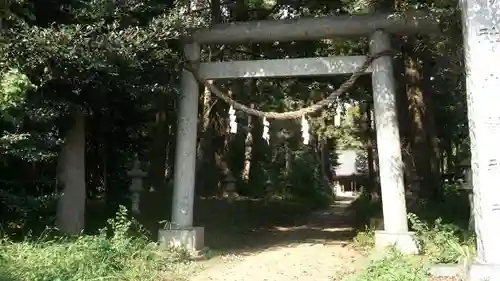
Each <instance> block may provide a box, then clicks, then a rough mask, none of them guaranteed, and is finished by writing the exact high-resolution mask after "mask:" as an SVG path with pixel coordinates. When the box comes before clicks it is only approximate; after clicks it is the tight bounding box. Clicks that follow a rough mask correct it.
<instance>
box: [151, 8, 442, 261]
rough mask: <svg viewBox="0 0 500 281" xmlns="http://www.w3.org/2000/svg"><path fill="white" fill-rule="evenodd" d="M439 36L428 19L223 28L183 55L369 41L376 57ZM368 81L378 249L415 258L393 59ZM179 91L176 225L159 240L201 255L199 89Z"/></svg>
mask: <svg viewBox="0 0 500 281" xmlns="http://www.w3.org/2000/svg"><path fill="white" fill-rule="evenodd" d="M437 32H439V28H438V24H437V22H436V21H434V20H432V19H430V18H429V17H428V16H427V15H426V14H423V13H414V14H408V15H406V16H405V17H396V16H391V15H388V14H374V15H365V16H328V17H319V18H300V19H293V20H264V21H252V22H239V23H231V24H221V25H216V26H214V27H212V28H210V29H204V30H198V31H196V32H194V33H193V34H192V35H191V36H190V37H189V38H186V42H187V43H186V45H185V47H184V51H185V55H186V57H187V59H189V60H191V61H194V62H199V60H200V50H201V45H203V44H238V43H239V44H243V43H249V42H275V41H279V42H287V41H288V42H289V41H298V40H319V39H331V38H346V37H351V38H352V37H369V38H370V44H369V45H370V52H371V53H372V54H375V53H378V52H382V51H386V50H390V49H391V43H390V34H394V35H408V34H415V33H425V34H429V33H437ZM366 59H367V58H366V57H365V56H343V57H317V58H299V59H276V60H258V61H231V62H200V63H199V64H198V69H197V71H198V74H199V76H200V77H202V78H204V79H228V78H257V77H292V76H325V75H338V74H346V73H353V72H355V71H357V69H359V67H360V66H361V65H362V64H363V63H364V61H365V60H366ZM366 74H371V76H372V85H373V97H374V111H375V123H376V128H377V143H378V155H379V161H380V169H379V173H380V183H381V186H382V200H383V216H384V227H385V229H384V231H379V232H377V234H376V242H377V244H378V245H380V246H386V245H395V246H396V247H397V248H398V249H400V250H401V251H403V252H406V253H415V252H416V251H417V248H416V244H415V241H414V239H413V236H412V234H411V233H410V232H409V231H408V223H407V214H406V202H405V190H404V185H403V169H402V160H401V147H400V138H399V129H398V121H397V116H396V102H395V95H396V89H395V80H394V75H393V66H392V58H390V57H387V56H385V57H380V58H377V59H375V60H374V61H373V63H372V66H371V67H370V68H369V69H367V71H366ZM181 85H182V91H181V98H180V102H179V113H178V114H179V115H178V132H177V150H176V159H175V172H174V193H173V204H172V219H171V222H172V224H171V227H170V228H169V229H161V230H160V231H159V240H160V243H161V244H162V245H167V246H177V247H184V248H186V249H188V250H196V249H199V248H201V247H203V235H204V233H203V228H202V227H194V226H193V207H194V196H195V163H196V139H197V118H198V99H199V98H198V96H199V86H198V82H197V80H196V79H195V77H194V76H193V75H192V73H191V72H189V71H187V70H184V71H183V73H182V78H181Z"/></svg>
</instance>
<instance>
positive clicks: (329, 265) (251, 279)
mask: <svg viewBox="0 0 500 281" xmlns="http://www.w3.org/2000/svg"><path fill="white" fill-rule="evenodd" d="M353 200H354V198H353V197H344V198H339V199H338V201H337V202H336V203H335V204H334V205H333V206H332V207H331V209H328V210H324V211H322V212H316V213H314V214H312V215H311V216H310V217H308V218H307V219H306V221H305V223H304V224H303V225H301V226H299V227H293V228H277V229H276V231H279V232H280V233H283V232H285V233H286V235H287V238H288V239H287V240H288V241H289V242H288V243H286V244H284V245H279V246H274V247H271V248H267V249H264V250H260V251H259V252H251V251H250V252H248V253H245V254H242V255H232V256H224V257H219V258H216V259H217V260H216V261H215V262H214V261H212V262H210V263H207V266H206V268H205V269H204V270H202V271H201V272H199V273H198V274H197V275H196V276H194V277H192V278H191V279H190V281H209V280H214V281H288V280H302V281H332V280H341V279H342V277H343V276H344V275H345V274H346V273H348V272H352V270H354V269H355V268H356V267H357V265H358V264H359V263H360V260H362V258H361V255H359V254H358V253H356V252H355V251H354V250H352V249H350V248H349V247H348V246H347V243H348V242H349V240H350V239H351V238H352V233H353V230H352V229H351V228H350V227H349V226H350V223H349V222H350V216H349V215H348V214H347V212H346V207H347V206H349V204H350V203H351V202H352V201H353ZM256 239H262V241H263V242H265V241H266V240H267V241H269V240H271V239H272V236H270V235H267V237H256Z"/></svg>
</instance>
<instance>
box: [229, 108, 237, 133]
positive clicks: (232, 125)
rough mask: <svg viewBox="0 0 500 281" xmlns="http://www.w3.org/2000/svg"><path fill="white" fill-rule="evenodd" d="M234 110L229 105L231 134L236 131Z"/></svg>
mask: <svg viewBox="0 0 500 281" xmlns="http://www.w3.org/2000/svg"><path fill="white" fill-rule="evenodd" d="M235 113H236V111H235V110H234V108H233V106H232V105H231V107H229V131H230V132H231V133H232V134H236V132H237V131H238V123H236V115H235Z"/></svg>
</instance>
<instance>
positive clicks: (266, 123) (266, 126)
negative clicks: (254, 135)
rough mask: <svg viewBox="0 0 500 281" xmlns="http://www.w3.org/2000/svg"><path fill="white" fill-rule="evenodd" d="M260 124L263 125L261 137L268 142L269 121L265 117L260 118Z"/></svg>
mask: <svg viewBox="0 0 500 281" xmlns="http://www.w3.org/2000/svg"><path fill="white" fill-rule="evenodd" d="M262 124H263V125H264V129H263V130H262V138H263V139H265V140H266V141H267V144H269V121H267V119H266V117H264V119H262Z"/></svg>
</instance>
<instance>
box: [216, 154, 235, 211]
mask: <svg viewBox="0 0 500 281" xmlns="http://www.w3.org/2000/svg"><path fill="white" fill-rule="evenodd" d="M215 163H216V164H217V167H219V169H220V171H221V173H222V177H223V178H222V181H221V183H220V187H221V189H220V190H221V193H222V197H224V198H226V199H227V200H228V201H229V202H232V201H233V200H234V199H235V198H236V197H237V196H238V194H237V193H236V180H235V178H234V177H233V173H232V172H231V169H229V165H228V164H227V162H226V160H224V157H223V156H222V155H221V154H219V153H217V152H215Z"/></svg>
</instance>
